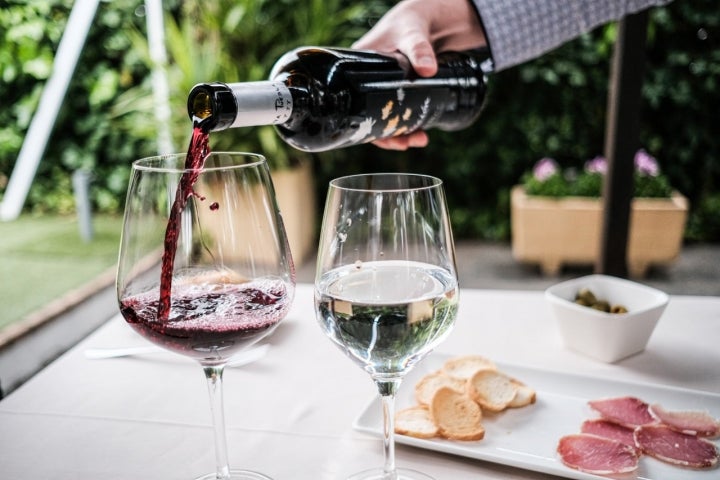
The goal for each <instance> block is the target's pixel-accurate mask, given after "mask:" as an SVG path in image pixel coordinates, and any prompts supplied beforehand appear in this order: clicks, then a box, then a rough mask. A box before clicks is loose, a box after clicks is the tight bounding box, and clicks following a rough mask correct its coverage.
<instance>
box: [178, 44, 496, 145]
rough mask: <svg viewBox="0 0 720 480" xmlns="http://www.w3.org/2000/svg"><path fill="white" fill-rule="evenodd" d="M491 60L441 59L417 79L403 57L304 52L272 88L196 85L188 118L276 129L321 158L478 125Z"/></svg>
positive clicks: (472, 56) (283, 61)
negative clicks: (383, 141)
mask: <svg viewBox="0 0 720 480" xmlns="http://www.w3.org/2000/svg"><path fill="white" fill-rule="evenodd" d="M487 58H489V57H488V56H487V54H486V53H484V54H481V53H479V52H446V53H442V54H440V55H438V67H439V69H438V73H437V75H435V76H434V77H432V78H420V77H418V76H417V75H416V74H415V73H414V72H413V71H412V70H411V69H410V68H409V66H408V62H407V59H405V58H404V57H402V56H401V55H397V56H389V55H383V54H379V53H377V52H371V51H363V50H348V49H340V48H320V47H304V48H299V49H296V50H293V51H291V52H289V53H287V54H285V55H284V56H282V57H281V58H280V59H279V60H278V62H277V63H276V64H275V66H274V67H273V69H272V72H271V73H270V78H271V80H270V81H265V82H247V83H233V84H227V85H226V84H222V83H210V84H200V85H196V86H195V87H194V88H193V89H192V90H191V92H190V95H189V97H188V114H189V115H190V117H191V118H194V119H195V118H197V119H200V120H201V121H200V124H201V125H203V127H204V128H206V129H208V130H224V129H226V128H235V127H247V126H252V125H275V126H276V128H277V131H278V133H279V135H280V136H281V137H282V138H283V140H285V141H286V142H288V143H289V144H290V145H292V146H294V147H296V148H298V149H300V150H305V151H323V150H330V149H334V148H340V147H346V146H349V145H354V144H358V143H366V142H371V141H373V140H376V139H379V138H386V137H390V136H395V135H402V134H406V133H409V132H412V131H414V130H418V129H421V128H423V129H428V128H440V129H443V130H458V129H461V128H465V127H467V126H469V125H470V124H472V123H473V122H474V121H475V120H476V119H477V117H478V115H479V114H480V111H481V109H482V105H483V100H484V98H485V90H486V87H485V75H486V72H488V71H489V70H490V68H491V67H490V65H491V62H490V61H489V60H487Z"/></svg>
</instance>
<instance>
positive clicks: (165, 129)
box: [145, 0, 175, 155]
mask: <svg viewBox="0 0 720 480" xmlns="http://www.w3.org/2000/svg"><path fill="white" fill-rule="evenodd" d="M145 10H146V11H145V15H146V24H147V31H148V33H147V34H148V47H149V49H150V59H151V60H152V63H153V66H152V85H153V100H154V104H155V120H156V122H157V128H158V139H157V142H158V153H159V154H160V155H168V154H171V153H175V148H174V147H173V142H172V135H171V133H170V87H169V86H168V80H167V72H166V66H167V52H166V50H165V27H164V23H163V22H164V19H163V11H162V0H145Z"/></svg>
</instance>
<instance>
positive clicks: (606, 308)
mask: <svg viewBox="0 0 720 480" xmlns="http://www.w3.org/2000/svg"><path fill="white" fill-rule="evenodd" d="M592 308H594V309H595V310H600V311H601V312H610V304H609V303H608V302H606V301H605V300H598V301H597V302H595V303H593V304H592Z"/></svg>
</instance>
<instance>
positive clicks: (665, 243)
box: [511, 185, 688, 277]
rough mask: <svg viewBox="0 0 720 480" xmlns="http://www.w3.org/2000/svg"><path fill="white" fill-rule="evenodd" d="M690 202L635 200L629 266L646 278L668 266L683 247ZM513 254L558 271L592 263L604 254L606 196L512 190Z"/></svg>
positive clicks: (547, 270) (549, 271)
mask: <svg viewBox="0 0 720 480" xmlns="http://www.w3.org/2000/svg"><path fill="white" fill-rule="evenodd" d="M687 212H688V201H687V198H685V197H684V196H683V195H681V194H680V193H678V192H674V193H673V195H672V197H671V198H668V199H663V198H636V199H634V200H633V202H632V211H631V213H630V225H629V232H628V251H627V265H628V271H629V273H630V275H631V276H633V277H643V276H645V274H646V273H647V270H648V268H649V267H650V266H652V265H669V264H671V263H672V262H673V261H675V260H676V259H677V257H678V255H679V254H680V249H681V247H682V239H683V232H684V230H685V221H686V220H687ZM511 228H512V252H513V256H514V257H515V259H516V260H518V261H520V262H526V263H535V264H539V265H540V267H541V269H542V271H543V273H545V274H547V275H557V274H558V273H559V272H560V269H561V268H562V266H563V265H594V264H595V263H596V262H597V259H598V257H599V253H600V235H601V228H602V200H601V199H595V198H585V197H565V198H557V199H556V198H550V197H537V196H528V195H526V194H525V190H524V189H523V187H522V186H519V185H518V186H515V187H514V188H513V190H512V194H511Z"/></svg>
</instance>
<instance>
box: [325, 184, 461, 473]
mask: <svg viewBox="0 0 720 480" xmlns="http://www.w3.org/2000/svg"><path fill="white" fill-rule="evenodd" d="M315 306H316V312H317V319H318V322H319V323H320V326H321V328H322V329H323V331H324V332H325V334H326V335H327V336H328V337H329V338H330V339H331V340H332V341H333V342H334V343H335V344H336V345H337V346H338V347H339V348H340V349H341V350H342V351H343V352H344V353H345V354H346V355H347V356H348V357H350V358H351V359H352V360H353V361H354V362H355V363H357V364H358V365H360V366H361V367H362V368H363V369H365V371H367V372H368V373H369V374H370V376H371V377H372V379H373V380H374V382H375V383H376V386H377V388H378V391H379V393H380V395H381V398H382V401H383V418H384V422H385V425H384V426H383V432H384V435H385V438H384V445H385V465H384V467H383V468H382V469H377V470H372V471H368V472H361V473H360V474H357V475H355V476H353V477H351V478H353V479H358V480H360V479H378V480H379V479H392V480H412V479H427V478H429V477H427V475H424V474H422V473H419V472H411V471H407V470H402V469H400V470H398V469H396V468H395V460H394V443H393V432H392V430H393V418H392V417H393V415H394V413H393V409H394V405H393V402H394V396H395V393H396V391H397V389H398V388H399V385H400V382H401V380H402V378H403V376H404V375H405V374H406V373H407V372H408V371H410V370H411V369H412V368H413V366H415V364H417V362H419V361H420V360H422V359H423V358H424V357H425V356H426V355H427V354H428V353H430V351H432V349H433V348H434V347H435V346H437V345H438V344H439V343H440V342H441V341H442V340H443V339H444V338H445V337H446V336H447V335H448V334H449V333H450V331H451V329H452V326H453V324H454V322H455V316H456V313H457V307H458V284H457V273H456V267H455V253H454V245H453V239H452V232H451V228H450V222H449V219H448V214H447V207H446V202H445V196H444V192H443V189H442V182H441V181H440V180H439V179H437V178H434V177H429V176H424V175H412V174H372V175H355V176H350V177H342V178H339V179H336V180H333V181H332V182H330V187H329V190H328V195H327V200H326V205H325V213H324V216H323V224H322V232H321V235H320V245H319V249H318V266H317V271H316V278H315Z"/></svg>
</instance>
